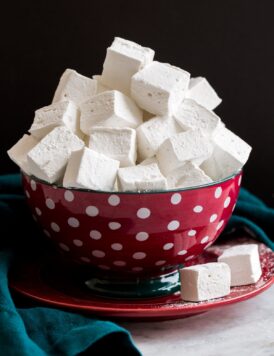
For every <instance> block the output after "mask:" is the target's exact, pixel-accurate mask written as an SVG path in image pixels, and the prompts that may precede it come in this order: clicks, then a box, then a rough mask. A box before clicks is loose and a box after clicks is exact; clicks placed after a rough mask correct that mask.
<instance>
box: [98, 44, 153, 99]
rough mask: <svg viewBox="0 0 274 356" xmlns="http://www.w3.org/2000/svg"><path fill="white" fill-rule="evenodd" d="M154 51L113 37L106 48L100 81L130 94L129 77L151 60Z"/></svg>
mask: <svg viewBox="0 0 274 356" xmlns="http://www.w3.org/2000/svg"><path fill="white" fill-rule="evenodd" d="M153 57H154V51H153V50H152V49H150V48H146V47H142V46H140V45H138V44H137V43H134V42H131V41H127V40H124V39H122V38H119V37H115V38H114V41H113V43H112V45H111V46H110V47H109V48H108V49H107V55H106V59H105V62H104V65H103V73H102V77H101V82H102V84H103V85H105V86H107V87H110V88H112V89H117V90H119V91H121V92H123V93H124V94H126V95H130V81H131V77H132V76H133V75H134V74H135V73H136V72H138V71H139V70H140V69H142V68H144V67H145V66H146V65H147V64H149V63H151V62H152V61H153Z"/></svg>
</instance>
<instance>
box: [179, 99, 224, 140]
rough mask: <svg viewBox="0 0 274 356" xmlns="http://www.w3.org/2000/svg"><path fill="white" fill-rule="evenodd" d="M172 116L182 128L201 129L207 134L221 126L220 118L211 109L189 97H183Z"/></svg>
mask: <svg viewBox="0 0 274 356" xmlns="http://www.w3.org/2000/svg"><path fill="white" fill-rule="evenodd" d="M173 117H174V118H175V120H176V121H177V123H178V124H179V125H180V126H181V127H182V128H183V129H184V130H189V129H201V130H202V131H203V132H204V133H205V134H207V135H209V136H210V135H211V134H212V133H213V132H214V131H215V130H216V129H217V128H218V127H220V126H221V120H220V118H219V117H218V116H217V115H216V114H215V113H214V112H213V111H210V110H207V109H206V108H204V107H203V106H201V105H199V104H197V103H196V101H194V100H191V99H184V100H183V101H182V102H181V104H180V106H179V107H178V109H177V110H176V112H175V113H174V115H173Z"/></svg>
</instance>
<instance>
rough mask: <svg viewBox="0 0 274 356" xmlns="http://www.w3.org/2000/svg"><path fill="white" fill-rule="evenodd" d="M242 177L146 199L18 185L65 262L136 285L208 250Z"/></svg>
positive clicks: (27, 182)
mask: <svg viewBox="0 0 274 356" xmlns="http://www.w3.org/2000/svg"><path fill="white" fill-rule="evenodd" d="M241 177H242V172H238V173H236V174H234V175H233V176H231V177H228V178H226V179H224V180H222V181H219V182H214V183H211V184H207V185H204V186H199V187H194V188H186V189H179V190H173V191H163V192H145V193H124V192H120V193H119V192H117V193H116V192H100V191H87V190H80V189H65V188H62V187H58V186H53V185H49V184H47V183H45V182H42V181H40V180H38V179H36V178H34V177H29V176H27V175H25V174H23V184H24V189H25V193H26V196H27V198H28V203H29V205H30V208H31V209H32V213H33V214H34V215H35V217H36V219H37V221H38V223H39V224H40V225H41V226H42V228H43V230H44V233H45V235H46V236H48V237H49V238H50V239H51V240H52V241H53V242H54V244H55V245H56V247H58V248H59V249H60V250H62V251H63V253H64V254H66V256H67V257H68V258H69V259H70V260H73V261H76V262H80V263H82V264H86V265H90V266H93V267H95V270H103V271H108V272H107V275H108V276H110V275H115V272H117V273H116V276H117V275H119V276H121V277H123V278H127V279H131V278H132V279H134V278H135V277H134V276H137V277H138V278H139V277H141V276H144V275H147V276H153V275H161V278H162V277H163V274H165V273H170V271H174V270H176V271H177V270H178V266H179V265H181V264H183V263H184V262H185V261H187V260H190V259H192V258H194V257H196V256H198V255H200V254H201V253H202V252H203V250H204V249H205V248H207V247H208V246H209V245H210V244H212V243H213V242H214V241H215V240H216V239H217V237H218V236H219V235H220V233H221V232H222V230H223V229H224V227H225V225H226V223H227V221H228V220H229V218H230V216H231V214H232V211H233V209H234V207H235V204H236V200H237V197H238V193H239V189H240V184H241ZM125 276H127V277H125ZM128 276H132V277H128ZM172 276H173V277H174V275H172ZM173 277H172V278H173ZM158 281H159V279H158Z"/></svg>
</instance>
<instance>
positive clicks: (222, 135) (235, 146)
mask: <svg viewBox="0 0 274 356" xmlns="http://www.w3.org/2000/svg"><path fill="white" fill-rule="evenodd" d="M212 142H213V145H214V150H213V154H212V156H211V157H209V158H208V159H207V160H206V161H204V162H203V163H202V165H201V168H202V169H203V170H204V171H205V173H206V174H207V175H208V176H209V177H210V178H212V179H213V180H218V179H222V178H225V177H228V176H229V175H231V174H233V173H235V172H237V171H238V170H239V169H241V168H242V167H243V165H244V164H245V163H246V161H247V160H248V157H249V154H250V152H251V149H252V148H251V147H250V146H249V145H248V144H247V143H246V142H245V141H243V140H242V139H241V138H240V137H239V136H237V135H235V134H234V133H233V132H232V131H230V130H228V129H227V128H225V127H220V128H218V129H217V130H216V131H215V132H214V134H213V138H212Z"/></svg>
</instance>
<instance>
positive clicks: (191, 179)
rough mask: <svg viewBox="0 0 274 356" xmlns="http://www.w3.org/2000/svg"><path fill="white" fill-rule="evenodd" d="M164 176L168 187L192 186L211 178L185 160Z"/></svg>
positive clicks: (206, 181) (205, 182)
mask: <svg viewBox="0 0 274 356" xmlns="http://www.w3.org/2000/svg"><path fill="white" fill-rule="evenodd" d="M166 178H167V186H168V188H170V189H174V188H187V187H194V186H198V185H203V184H208V183H211V182H212V179H211V178H210V177H208V176H207V175H206V174H205V172H204V171H203V170H202V169H201V168H199V167H197V166H195V165H194V164H193V163H192V162H186V163H185V164H184V165H183V166H182V167H179V168H177V169H175V170H174V171H172V172H170V173H169V174H168V175H167V177H166Z"/></svg>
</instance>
